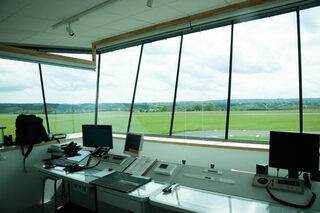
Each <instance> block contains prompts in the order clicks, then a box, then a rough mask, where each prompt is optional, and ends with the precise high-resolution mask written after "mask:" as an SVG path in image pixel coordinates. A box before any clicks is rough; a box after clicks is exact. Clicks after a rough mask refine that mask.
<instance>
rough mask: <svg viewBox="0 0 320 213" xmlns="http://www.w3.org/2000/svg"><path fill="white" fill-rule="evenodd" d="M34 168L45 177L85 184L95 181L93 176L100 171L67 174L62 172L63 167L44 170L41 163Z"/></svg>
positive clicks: (89, 170)
mask: <svg viewBox="0 0 320 213" xmlns="http://www.w3.org/2000/svg"><path fill="white" fill-rule="evenodd" d="M34 167H35V168H36V169H38V170H39V171H40V172H42V173H45V174H46V175H49V176H50V175H51V176H57V177H61V178H64V179H66V180H70V181H78V182H81V183H85V184H89V182H91V181H93V180H95V179H97V178H98V177H95V176H94V175H93V174H95V173H97V172H100V170H97V169H94V168H93V169H87V170H83V171H78V172H73V173H67V172H66V171H64V170H63V168H64V167H60V166H56V167H54V168H52V169H45V168H44V167H43V163H42V162H40V163H37V164H35V165H34Z"/></svg>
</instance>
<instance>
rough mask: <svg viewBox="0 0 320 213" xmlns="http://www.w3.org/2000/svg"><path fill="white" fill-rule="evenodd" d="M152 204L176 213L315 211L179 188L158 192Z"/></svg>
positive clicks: (151, 198) (291, 212) (184, 187)
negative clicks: (167, 191) (169, 191)
mask: <svg viewBox="0 0 320 213" xmlns="http://www.w3.org/2000/svg"><path fill="white" fill-rule="evenodd" d="M150 203H151V204H152V205H156V206H159V207H161V208H165V209H168V210H171V211H175V212H184V213H189V212H203V213H209V212H219V213H220V212H221V213H224V212H226V213H230V212H232V213H236V212H239V213H240V212H241V213H242V212H246V213H257V212H259V213H280V212H286V213H299V212H301V213H302V212H303V213H309V212H313V211H308V210H297V209H295V208H289V207H284V206H280V205H275V204H270V203H267V202H262V201H257V200H251V199H245V198H241V197H236V196H228V195H224V194H220V193H215V192H208V191H204V190H200V189H195V188H190V187H186V186H179V187H177V189H176V190H174V191H173V192H172V193H168V194H165V193H163V192H162V191H157V192H155V193H153V194H152V195H151V196H150Z"/></svg>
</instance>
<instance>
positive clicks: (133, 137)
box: [123, 132, 143, 157]
mask: <svg viewBox="0 0 320 213" xmlns="http://www.w3.org/2000/svg"><path fill="white" fill-rule="evenodd" d="M142 144H143V135H142V134H135V133H130V132H128V133H127V137H126V144H125V145H124V151H123V153H125V154H128V155H130V156H132V157H137V156H139V154H140V151H141V150H142Z"/></svg>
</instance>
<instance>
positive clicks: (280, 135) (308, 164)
mask: <svg viewBox="0 0 320 213" xmlns="http://www.w3.org/2000/svg"><path fill="white" fill-rule="evenodd" d="M319 142H320V136H319V135H316V134H308V133H294V132H277V131H271V132H270V150H269V166H270V167H275V168H281V169H288V170H289V177H290V176H291V177H294V178H297V174H298V171H303V172H312V171H318V169H319ZM290 173H291V174H293V175H294V176H292V175H290Z"/></svg>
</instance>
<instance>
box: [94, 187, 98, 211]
mask: <svg viewBox="0 0 320 213" xmlns="http://www.w3.org/2000/svg"><path fill="white" fill-rule="evenodd" d="M94 208H95V212H98V193H97V187H94Z"/></svg>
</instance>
